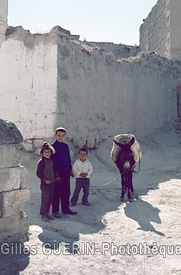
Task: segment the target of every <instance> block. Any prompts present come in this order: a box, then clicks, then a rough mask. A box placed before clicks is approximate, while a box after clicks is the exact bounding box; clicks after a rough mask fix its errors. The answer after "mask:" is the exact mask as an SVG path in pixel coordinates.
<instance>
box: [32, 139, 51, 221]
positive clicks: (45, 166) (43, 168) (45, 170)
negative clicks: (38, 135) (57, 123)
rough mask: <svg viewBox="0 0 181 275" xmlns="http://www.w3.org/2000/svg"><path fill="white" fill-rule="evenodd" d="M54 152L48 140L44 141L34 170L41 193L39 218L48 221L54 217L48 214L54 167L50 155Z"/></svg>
mask: <svg viewBox="0 0 181 275" xmlns="http://www.w3.org/2000/svg"><path fill="white" fill-rule="evenodd" d="M54 152H55V150H54V148H53V147H52V146H51V145H50V144H49V143H48V142H44V144H43V146H42V148H41V150H40V154H41V155H42V158H41V159H40V160H39V162H38V165H37V170H36V175H37V176H38V177H39V178H40V180H41V185H40V189H41V191H42V194H41V207H40V215H41V220H42V221H44V222H50V220H54V218H53V217H51V216H50V215H49V210H50V206H51V203H52V200H53V189H54V168H53V161H52V160H51V156H52V155H53V153H54Z"/></svg>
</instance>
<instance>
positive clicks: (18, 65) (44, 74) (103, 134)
mask: <svg viewBox="0 0 181 275" xmlns="http://www.w3.org/2000/svg"><path fill="white" fill-rule="evenodd" d="M16 37H18V39H16ZM45 38H46V39H45ZM0 59H1V60H2V66H1V67H0V76H1V79H2V81H0V102H1V109H0V117H1V118H3V119H7V120H10V121H13V122H14V123H15V124H16V125H17V127H18V128H19V129H20V131H21V132H22V135H23V138H24V140H25V141H27V140H28V141H27V142H29V143H27V144H26V146H27V149H28V150H30V151H31V150H32V151H33V150H34V149H35V148H38V147H40V146H41V144H42V139H48V138H52V137H53V133H54V129H55V128H56V127H58V126H63V127H65V128H66V129H67V132H68V138H69V140H70V141H71V142H72V143H73V145H75V146H77V147H80V146H83V145H85V144H86V145H87V147H88V148H94V147H95V146H96V145H97V144H98V143H99V142H101V141H102V140H104V139H106V138H107V137H109V136H114V135H116V134H119V133H135V134H136V135H138V134H139V135H140V134H142V135H144V134H145V133H147V132H149V131H153V130H154V129H155V128H160V127H162V126H164V125H165V124H166V123H168V122H171V121H172V120H173V119H176V118H177V83H178V82H180V81H181V70H180V66H181V65H180V63H179V62H177V61H171V60H167V59H166V58H162V57H160V56H158V55H156V54H139V55H138V56H135V57H130V58H128V59H120V58H117V56H116V55H115V54H113V53H110V52H105V51H102V50H101V49H99V48H97V47H90V46H88V45H84V44H83V43H81V42H79V41H75V40H72V39H71V38H68V37H63V36H60V35H59V34H55V33H54V34H51V33H50V34H47V35H46V36H44V35H39V36H38V37H37V36H34V35H31V34H28V35H27V36H26V39H22V40H21V39H20V35H19V34H18V35H17V34H13V37H12V36H11V37H9V38H8V39H7V40H6V41H4V42H3V43H2V46H1V49H0ZM35 144H36V145H35Z"/></svg>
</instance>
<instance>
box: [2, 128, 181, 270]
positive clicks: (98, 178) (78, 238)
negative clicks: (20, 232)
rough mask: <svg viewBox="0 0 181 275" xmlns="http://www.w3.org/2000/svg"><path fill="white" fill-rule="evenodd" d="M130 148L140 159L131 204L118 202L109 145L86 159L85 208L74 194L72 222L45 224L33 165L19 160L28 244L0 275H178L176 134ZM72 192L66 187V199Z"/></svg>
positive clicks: (179, 152) (180, 182)
mask: <svg viewBox="0 0 181 275" xmlns="http://www.w3.org/2000/svg"><path fill="white" fill-rule="evenodd" d="M138 141H139V142H140V145H141V147H142V151H143V157H142V160H141V174H139V173H138V167H137V168H136V171H137V173H134V176H133V184H134V188H135V198H134V201H133V202H128V201H127V200H125V201H124V202H121V201H120V192H121V184H120V176H119V173H118V170H117V168H116V167H115V165H114V163H113V162H112V160H111V159H110V151H111V148H112V138H110V139H108V140H106V141H104V142H103V143H102V144H101V145H100V146H99V147H98V149H96V150H93V151H91V152H90V153H89V160H90V161H91V162H92V165H93V169H94V172H93V175H92V177H91V188H90V196H89V201H90V203H91V206H89V207H87V206H83V205H82V204H81V196H82V194H81V196H80V198H79V202H78V204H77V205H76V206H75V207H74V208H73V210H75V211H77V212H78V214H77V215H76V216H69V215H63V214H62V217H61V219H56V220H54V221H51V222H50V223H43V222H42V221H41V220H40V215H39V208H40V196H41V192H40V188H39V185H40V183H39V179H38V178H37V177H36V175H35V170H36V164H37V161H38V159H39V157H38V156H34V155H33V154H27V153H26V154H25V153H23V154H22V164H23V165H24V166H25V167H26V168H27V170H28V172H29V176H30V187H29V189H30V194H31V195H30V200H29V201H28V202H27V203H26V204H25V207H24V211H25V212H26V213H27V214H28V216H29V222H30V228H29V240H27V241H26V240H24V245H23V246H22V247H21V248H19V246H18V249H17V250H18V252H17V253H9V254H8V255H2V256H1V258H0V260H1V265H0V269H1V272H0V274H1V275H13V274H16V275H18V274H22V275H28V274H32V275H34V274H36V275H38V274H41V275H43V274H44V275H48V274H55V275H58V274H70V275H73V274H74V275H75V274H93V275H96V274H101V275H102V274H121V275H122V274H128V275H129V274H130V275H132V274H136V275H153V274H154V275H157V274H159V275H171V274H172V275H179V274H181V132H180V131H179V130H178V129H177V130H176V128H168V129H163V130H162V131H157V132H154V133H152V134H150V135H148V136H146V137H145V138H143V139H141V140H138ZM75 159H77V157H75ZM74 184H75V179H72V180H71V192H73V189H74ZM13 248H14V247H13ZM13 248H11V249H10V251H11V250H13ZM14 249H15V248H14ZM14 252H16V251H14ZM16 254H17V255H16Z"/></svg>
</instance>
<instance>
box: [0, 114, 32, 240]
mask: <svg viewBox="0 0 181 275" xmlns="http://www.w3.org/2000/svg"><path fill="white" fill-rule="evenodd" d="M22 141H23V138H22V135H21V133H20V132H19V130H18V129H17V127H16V126H15V124H13V123H11V122H7V121H4V120H2V119H0V156H1V161H0V241H3V239H5V238H6V237H8V236H12V235H14V234H25V233H27V232H28V228H29V222H28V216H27V215H26V214H25V213H24V212H23V206H24V203H25V202H26V201H27V200H28V199H29V190H28V184H29V177H28V172H27V170H26V169H25V168H24V167H23V166H21V165H20V144H21V143H22Z"/></svg>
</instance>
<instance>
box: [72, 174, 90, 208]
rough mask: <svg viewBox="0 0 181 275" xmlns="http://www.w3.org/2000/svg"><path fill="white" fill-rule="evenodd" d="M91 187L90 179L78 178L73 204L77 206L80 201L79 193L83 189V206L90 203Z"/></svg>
mask: <svg viewBox="0 0 181 275" xmlns="http://www.w3.org/2000/svg"><path fill="white" fill-rule="evenodd" d="M89 187H90V178H77V179H76V185H75V190H74V194H73V196H72V199H71V203H72V204H76V203H77V201H78V199H79V193H80V191H81V189H83V197H82V204H86V202H88V196H89Z"/></svg>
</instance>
